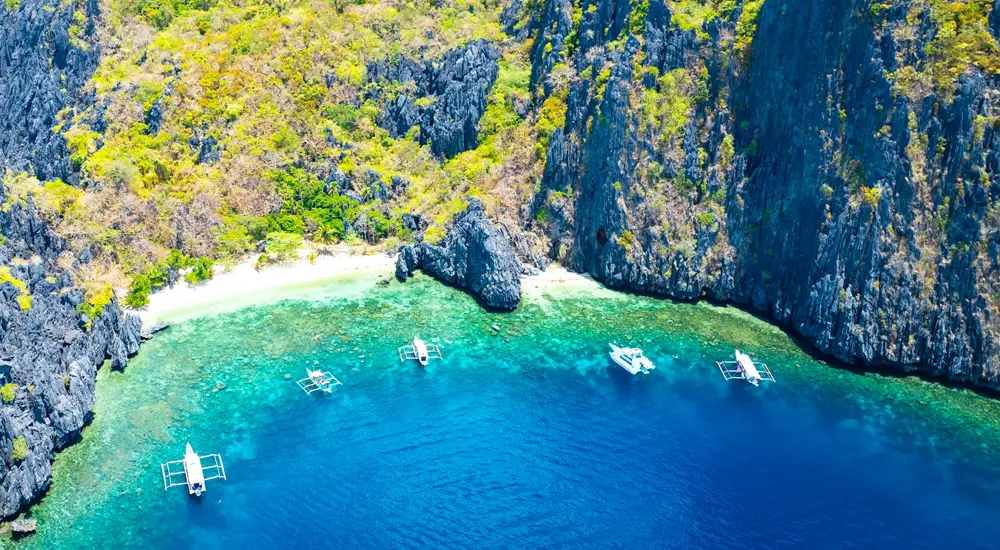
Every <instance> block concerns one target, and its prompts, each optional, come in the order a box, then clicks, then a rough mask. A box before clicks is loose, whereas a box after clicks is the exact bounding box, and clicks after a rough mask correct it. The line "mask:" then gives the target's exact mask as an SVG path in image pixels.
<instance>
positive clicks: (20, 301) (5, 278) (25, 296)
mask: <svg viewBox="0 0 1000 550" xmlns="http://www.w3.org/2000/svg"><path fill="white" fill-rule="evenodd" d="M3 283H10V284H12V285H14V286H15V287H17V290H18V291H19V292H20V294H18V296H17V305H18V306H20V307H21V310H22V311H23V310H26V309H31V294H29V293H28V285H26V284H25V283H24V281H22V280H20V279H18V278H17V277H14V276H13V275H11V274H10V268H9V267H7V266H0V284H3Z"/></svg>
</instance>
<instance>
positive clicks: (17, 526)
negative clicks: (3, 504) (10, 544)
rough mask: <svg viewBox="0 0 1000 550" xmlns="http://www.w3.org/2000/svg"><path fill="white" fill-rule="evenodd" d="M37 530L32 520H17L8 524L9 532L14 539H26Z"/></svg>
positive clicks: (35, 522) (35, 523) (36, 524)
mask: <svg viewBox="0 0 1000 550" xmlns="http://www.w3.org/2000/svg"><path fill="white" fill-rule="evenodd" d="M37 528H38V522H37V521H36V520H33V519H19V520H17V521H13V522H11V524H10V532H11V534H12V535H14V537H15V538H17V537H26V536H28V535H30V534H32V533H34V532H35V530H36V529H37Z"/></svg>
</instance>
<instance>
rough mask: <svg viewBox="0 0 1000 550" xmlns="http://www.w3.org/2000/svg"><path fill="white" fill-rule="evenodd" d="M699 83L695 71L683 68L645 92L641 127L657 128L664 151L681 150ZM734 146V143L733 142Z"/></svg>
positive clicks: (663, 77)
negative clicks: (682, 136)
mask: <svg viewBox="0 0 1000 550" xmlns="http://www.w3.org/2000/svg"><path fill="white" fill-rule="evenodd" d="M696 91H697V83H696V81H695V79H694V78H692V76H691V71H689V70H687V69H684V68H679V69H674V70H672V71H670V72H668V73H667V74H665V75H663V76H662V77H660V79H659V80H657V82H656V87H655V88H651V89H647V90H645V91H644V92H643V98H642V109H643V111H642V120H641V123H640V126H641V128H643V129H646V128H651V129H654V130H655V131H656V132H657V134H658V136H659V137H658V144H659V145H660V147H662V148H663V149H664V150H669V149H673V148H675V147H679V142H677V138H679V137H680V136H681V135H682V133H683V130H684V126H685V125H686V124H687V123H688V120H689V119H690V118H691V113H692V111H693V109H694V106H695V101H696V100H695V94H696ZM729 143H730V145H732V140H730V142H729Z"/></svg>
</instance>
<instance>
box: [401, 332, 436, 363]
mask: <svg viewBox="0 0 1000 550" xmlns="http://www.w3.org/2000/svg"><path fill="white" fill-rule="evenodd" d="M431 359H444V355H442V354H441V348H440V347H438V346H436V345H435V344H428V343H427V342H424V341H423V340H421V339H420V337H419V336H414V337H413V345H412V346H403V347H401V348H399V360H400V361H407V360H413V361H416V362H418V363H420V366H422V367H426V366H427V363H429V362H430V360H431Z"/></svg>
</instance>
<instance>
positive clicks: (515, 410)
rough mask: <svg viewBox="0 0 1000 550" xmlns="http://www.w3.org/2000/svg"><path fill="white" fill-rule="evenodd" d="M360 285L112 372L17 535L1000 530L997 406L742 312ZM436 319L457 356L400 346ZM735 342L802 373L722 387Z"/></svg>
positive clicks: (852, 534)
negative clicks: (638, 358)
mask: <svg viewBox="0 0 1000 550" xmlns="http://www.w3.org/2000/svg"><path fill="white" fill-rule="evenodd" d="M338 284H339V283H338ZM338 284H334V285H333V286H331V287H330V288H328V289H326V292H325V293H323V294H322V295H315V296H313V297H311V298H309V299H296V300H288V301H283V302H280V303H273V304H269V305H264V306H259V307H250V308H245V309H241V310H239V311H235V312H228V313H221V314H218V315H214V316H208V317H202V318H196V319H192V320H189V321H186V322H184V323H182V324H178V325H175V326H174V327H172V328H171V329H170V330H169V331H167V332H165V333H162V335H160V336H158V337H157V338H156V339H154V340H153V341H151V342H149V343H147V344H146V345H145V346H144V347H143V349H142V350H141V352H140V354H139V356H138V357H137V358H136V359H135V360H134V361H133V363H132V364H131V366H130V367H129V368H128V370H127V371H126V372H124V373H115V372H111V371H110V370H109V369H103V370H102V371H101V372H100V374H99V382H98V399H97V405H96V409H95V419H94V422H93V424H92V425H91V426H90V427H88V428H87V429H86V431H85V433H84V438H83V440H82V441H81V442H79V443H78V444H76V445H74V446H73V447H71V448H70V449H68V450H66V451H65V452H63V453H62V454H60V456H59V457H58V459H57V461H56V464H55V481H54V484H53V487H52V489H51V491H50V492H49V494H48V495H47V496H46V498H45V499H44V501H43V502H42V504H40V505H39V506H37V507H35V508H34V509H33V511H32V515H33V517H35V518H37V519H38V520H39V528H40V533H39V534H38V535H36V536H34V537H33V538H29V539H25V540H24V541H22V542H19V543H17V546H18V547H24V548H116V549H122V548H153V549H156V548H198V549H201V550H206V549H216V548H218V549H222V548H241V549H243V550H249V549H255V548H279V547H298V548H346V547H359V548H425V547H434V548H468V547H473V548H564V547H573V548H580V547H593V548H604V547H618V546H633V547H673V548H875V547H877V548H897V547H921V548H980V547H982V548H985V547H990V545H992V544H993V543H994V541H997V540H1000V539H998V535H1000V522H998V521H997V519H996V518H997V517H1000V515H998V514H1000V496H998V495H1000V493H998V492H997V489H998V488H1000V487H998V480H1000V477H998V476H997V474H998V472H1000V456H998V455H997V454H995V451H996V450H997V449H998V448H1000V447H998V433H1000V430H998V427H1000V420H998V419H1000V403H998V402H997V401H994V400H991V399H987V398H983V397H980V396H977V395H975V394H973V393H972V392H969V391H967V390H954V389H946V388H943V387H940V386H937V385H934V384H928V383H925V382H921V381H919V380H916V379H913V378H907V379H895V378H885V377H880V376H874V375H859V374H854V373H850V372H847V371H843V370H839V369H835V368H832V367H827V366H825V365H822V364H819V363H817V362H815V361H813V360H811V359H810V358H809V357H808V356H807V355H806V354H805V353H804V352H803V351H802V350H800V349H799V348H798V347H797V346H796V344H795V343H794V342H792V341H791V340H790V339H789V338H788V337H787V336H785V335H783V334H782V333H781V332H780V331H778V330H777V329H775V328H773V327H771V326H769V325H768V324H766V323H764V322H762V321H759V320H757V319H755V318H753V317H752V316H749V315H747V314H745V313H742V312H740V311H738V310H735V309H732V308H718V307H713V306H709V305H705V304H698V305H691V304H674V303H670V302H666V301H660V300H655V299H651V298H645V297H637V296H628V295H623V294H615V293H611V292H609V291H604V290H594V291H582V290H580V291H574V292H569V291H560V290H551V291H542V290H539V289H534V290H532V293H533V295H532V296H529V297H528V298H527V300H526V303H525V304H524V306H523V307H522V308H521V309H520V310H519V311H518V312H516V313H513V314H508V315H498V314H489V313H486V312H484V311H482V310H481V309H480V308H479V307H478V306H477V305H476V304H475V302H474V301H473V300H472V299H471V298H469V297H468V296H466V295H464V294H463V293H461V292H458V291H456V290H453V289H450V288H446V287H443V286H441V285H439V284H437V283H435V282H433V281H430V280H428V279H426V278H418V279H417V280H416V281H414V282H412V283H407V284H406V285H405V286H404V285H398V284H393V285H392V286H390V287H388V288H376V287H371V286H369V282H368V281H365V282H364V284H363V286H359V285H358V284H354V285H353V286H352V285H348V284H343V285H342V286H337V285H338ZM341 288H343V289H348V288H350V289H352V290H351V291H349V292H348V291H346V290H344V291H340V290H339V289H341ZM359 288H360V290H359ZM494 323H496V324H498V325H499V326H500V327H501V332H500V335H495V334H494V332H493V331H492V330H491V329H490V325H492V324H494ZM415 332H419V333H420V334H421V335H422V336H424V337H425V338H426V339H428V340H431V341H434V342H437V343H440V344H441V345H442V347H443V349H444V354H445V359H444V360H443V361H437V362H434V363H432V364H431V366H430V367H428V368H426V369H421V368H419V367H417V366H416V365H415V364H412V363H411V364H400V362H399V360H398V356H397V352H396V347H397V346H399V345H402V344H403V343H405V342H406V341H407V340H408V339H410V338H411V337H412V335H413V334H414V333H415ZM629 338H631V341H632V342H634V343H636V344H637V345H639V346H641V347H643V348H644V349H645V350H646V353H647V355H648V356H650V357H651V358H652V359H653V361H654V362H656V364H657V366H658V368H657V370H655V371H654V372H653V373H652V374H650V375H648V376H643V375H639V376H634V377H633V376H630V375H628V374H627V373H626V372H624V371H623V370H621V369H619V368H617V367H613V366H611V364H610V362H609V360H608V359H607V355H606V353H605V352H606V348H607V343H608V342H609V341H612V340H615V339H618V341H619V342H627V341H629ZM733 346H738V347H740V348H744V349H745V350H746V351H752V352H754V353H756V355H757V357H758V358H759V359H762V360H765V361H766V362H767V363H768V364H769V365H770V366H771V368H772V370H773V371H774V373H775V376H776V377H777V379H778V383H777V384H775V385H770V386H766V387H762V388H760V389H754V388H752V387H749V386H746V385H744V384H737V383H728V384H727V383H726V382H724V381H723V380H722V378H721V377H720V375H719V372H718V370H717V369H716V367H715V365H714V360H715V359H716V358H720V357H724V356H727V355H728V354H730V353H731V348H732V347H733ZM314 366H323V367H327V368H329V369H330V370H332V371H333V372H334V373H335V374H336V375H337V376H338V377H339V378H340V379H341V380H342V381H343V382H344V385H343V386H340V387H339V388H337V390H336V391H335V393H334V394H333V395H329V396H308V395H306V394H305V393H303V392H302V391H301V390H299V388H298V387H297V386H296V385H295V382H294V379H296V378H299V377H301V376H303V375H304V372H305V368H306V367H314ZM286 373H287V374H289V375H291V378H292V380H285V377H284V375H285V374H286ZM223 385H224V388H223ZM188 441H190V442H191V443H192V444H193V445H194V447H195V448H196V449H197V450H198V451H200V452H203V453H209V452H219V453H221V454H222V455H223V457H224V459H225V464H226V470H227V473H228V476H229V479H228V480H226V481H210V482H208V492H207V493H206V495H205V496H204V497H203V498H202V499H201V500H200V501H197V500H192V499H189V498H188V496H187V495H186V491H185V490H184V489H183V488H175V489H171V490H170V491H164V490H163V486H162V481H161V477H160V467H159V465H160V463H161V462H165V461H167V460H172V459H178V458H180V457H181V456H182V454H183V451H184V444H185V442H188ZM4 544H5V545H9V544H10V543H9V542H7V543H4Z"/></svg>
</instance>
